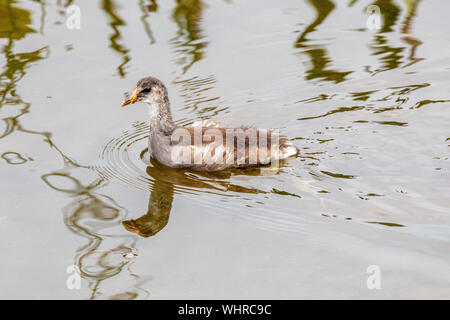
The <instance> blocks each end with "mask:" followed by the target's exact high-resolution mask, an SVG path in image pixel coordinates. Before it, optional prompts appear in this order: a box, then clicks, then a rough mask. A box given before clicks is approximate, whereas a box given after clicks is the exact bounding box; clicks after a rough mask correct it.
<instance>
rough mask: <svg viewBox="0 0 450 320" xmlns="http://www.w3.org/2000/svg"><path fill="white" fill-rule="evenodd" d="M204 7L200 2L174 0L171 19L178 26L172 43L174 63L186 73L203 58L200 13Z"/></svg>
mask: <svg viewBox="0 0 450 320" xmlns="http://www.w3.org/2000/svg"><path fill="white" fill-rule="evenodd" d="M204 7H205V5H204V3H203V2H202V1H201V0H176V6H175V8H174V9H173V15H172V18H173V20H174V21H175V22H176V24H177V26H178V31H177V35H176V37H175V38H174V39H173V40H172V43H173V45H174V48H175V52H176V57H177V58H176V62H177V64H179V65H180V66H181V67H182V71H183V72H182V73H183V74H184V73H186V72H187V71H188V70H189V68H191V67H192V65H193V64H194V63H196V62H197V61H199V60H201V59H202V58H203V50H204V48H205V46H206V45H207V42H206V41H204V40H202V38H203V34H202V29H201V26H200V24H201V19H202V13H203V9H204Z"/></svg>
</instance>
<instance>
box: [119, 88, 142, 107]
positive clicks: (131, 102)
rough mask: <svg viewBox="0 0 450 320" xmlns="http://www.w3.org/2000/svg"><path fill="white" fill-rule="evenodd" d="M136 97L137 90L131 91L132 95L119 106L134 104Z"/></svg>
mask: <svg viewBox="0 0 450 320" xmlns="http://www.w3.org/2000/svg"><path fill="white" fill-rule="evenodd" d="M137 96H138V93H137V89H135V90H134V91H133V94H132V95H131V96H130V97H129V98H128V99H127V100H124V101H123V102H122V104H121V105H120V106H121V107H125V106H126V105H129V104H133V103H135V102H136V100H137Z"/></svg>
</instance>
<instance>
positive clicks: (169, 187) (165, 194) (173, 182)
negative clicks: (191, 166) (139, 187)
mask: <svg viewBox="0 0 450 320" xmlns="http://www.w3.org/2000/svg"><path fill="white" fill-rule="evenodd" d="M146 173H147V174H148V175H149V176H150V177H151V178H152V180H153V184H152V186H151V192H150V199H149V201H148V211H147V213H146V214H145V215H143V216H141V217H140V218H138V219H135V220H126V221H124V222H123V225H124V227H125V228H126V229H127V230H128V231H131V232H134V233H137V234H139V235H140V236H143V237H150V236H153V235H155V234H156V233H158V232H159V231H160V230H161V229H162V228H164V227H165V226H166V225H167V223H168V221H169V215H170V211H171V209H172V202H173V197H174V191H175V187H177V189H178V190H180V189H186V190H193V189H195V190H201V191H202V192H207V190H212V191H216V192H238V193H242V194H246V193H248V194H257V193H266V192H265V191H262V190H258V189H255V188H246V187H243V186H239V185H234V184H232V183H230V182H229V179H230V177H231V176H236V175H247V176H257V175H259V174H260V170H228V171H222V172H218V173H199V172H191V171H189V170H179V169H173V168H170V167H166V166H164V165H163V164H161V163H158V162H157V161H154V160H151V166H149V167H147V170H146ZM215 185H218V186H215Z"/></svg>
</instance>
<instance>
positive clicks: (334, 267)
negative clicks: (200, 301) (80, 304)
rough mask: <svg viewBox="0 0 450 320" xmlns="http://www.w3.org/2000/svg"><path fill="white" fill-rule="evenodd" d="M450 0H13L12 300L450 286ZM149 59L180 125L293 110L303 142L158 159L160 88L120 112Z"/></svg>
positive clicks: (283, 126)
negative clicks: (270, 160)
mask: <svg viewBox="0 0 450 320" xmlns="http://www.w3.org/2000/svg"><path fill="white" fill-rule="evenodd" d="M70 5H77V6H78V8H79V9H80V17H81V20H80V28H79V29H77V28H75V29H71V28H69V27H70V26H71V25H70V24H69V25H68V24H67V20H68V18H69V17H70V14H71V13H72V11H69V14H67V13H66V10H67V9H68V8H73V7H70ZM369 5H376V6H377V7H378V8H379V9H380V14H381V20H380V22H381V25H380V28H379V29H373V30H372V29H371V28H369V27H368V24H367V21H368V19H369V18H370V14H369V13H367V11H366V8H367V7H368V6H369ZM449 10H450V3H449V2H448V1H442V0H441V1H420V0H403V1H401V0H397V1H396V0H378V1H363V0H359V1H358V0H348V1H337V0H335V1H331V0H309V1H298V0H296V1H294V0H285V1H267V0H264V1H262V0H248V1H224V0H220V1H219V0H216V1H208V2H206V1H200V0H179V1H164V2H163V1H156V0H139V1H118V0H102V1H92V0H84V1H81V0H80V1H77V0H74V1H65V0H62V1H40V0H36V1H25V0H20V1H19V0H17V1H7V0H5V1H0V46H1V53H0V57H1V71H0V93H1V96H0V119H1V121H0V178H1V183H0V255H1V263H0V288H1V290H0V298H32V299H35V298H44V299H47V298H64V299H173V298H189V299H191V298H268V299H270V298H287V299H300V298H356V299H359V298H374V299H378V298H388V299H389V298H447V299H448V298H450V268H449V264H450V250H449V244H450V209H449V208H450V197H449V195H450V179H449V178H450V176H449V168H450V166H449V156H450V154H449V145H450V112H449V110H450V109H449V108H450V93H449V90H448V88H449V86H450V56H449V52H450V38H449V35H448V30H449V27H450V22H449V19H448V12H449ZM68 26H69V27H68ZM149 75H152V76H155V77H157V78H159V79H161V80H162V81H163V82H164V83H165V84H166V86H167V87H168V90H169V95H170V99H171V104H172V112H173V115H174V118H175V119H176V121H177V123H178V124H182V125H188V124H191V123H193V122H194V121H197V120H214V121H217V122H221V123H224V124H227V125H254V126H256V127H261V128H276V129H279V130H280V132H281V133H283V134H285V135H287V136H288V137H290V138H292V141H293V142H294V144H295V145H296V146H297V147H298V148H299V150H300V154H299V155H298V156H297V157H295V158H294V159H291V160H290V161H288V163H285V164H284V165H283V166H282V167H281V168H280V169H279V170H273V171H272V172H259V171H257V170H252V171H241V172H222V173H217V174H198V173H195V172H189V171H182V170H174V169H169V168H165V167H163V166H161V165H160V164H158V163H156V162H155V161H150V162H149V159H148V156H147V155H148V153H147V150H146V148H147V137H148V129H149V127H148V124H147V117H148V114H147V110H146V107H145V105H143V104H135V105H133V106H130V107H127V108H120V103H121V101H122V99H123V98H124V96H125V95H126V94H127V93H130V91H131V90H132V89H133V88H134V85H135V83H136V82H137V80H139V79H140V78H142V77H144V76H149ZM71 266H75V270H76V269H78V270H79V271H80V275H81V283H80V287H79V288H78V289H77V288H72V289H70V288H69V287H70V286H69V287H68V286H67V281H68V279H69V278H70V276H71V275H75V274H71V273H70V272H71V270H74V269H73V268H72V269H71ZM370 266H375V267H370ZM373 268H375V270H376V272H374V273H371V272H372V271H371V270H374V269H373ZM368 270H369V271H368ZM68 272H69V273H68ZM371 276H377V277H378V276H379V277H378V278H377V279H379V280H380V281H379V282H378V283H379V284H380V286H381V287H379V289H369V288H372V287H371V286H370V283H369V286H368V284H367V282H368V281H369V282H370V281H371V280H370V279H372V280H373V278H371ZM69 282H70V281H69Z"/></svg>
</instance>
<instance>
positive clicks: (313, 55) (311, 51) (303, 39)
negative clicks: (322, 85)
mask: <svg viewBox="0 0 450 320" xmlns="http://www.w3.org/2000/svg"><path fill="white" fill-rule="evenodd" d="M308 2H309V3H310V4H311V5H312V6H313V7H314V9H315V10H316V14H317V16H316V19H315V20H314V21H313V22H311V24H309V25H308V26H307V27H306V28H305V30H304V31H303V32H302V34H301V35H300V36H299V37H298V38H297V41H296V42H295V47H296V48H298V49H301V50H302V51H301V52H302V53H304V54H307V55H308V56H309V59H310V64H311V67H310V68H309V69H308V70H307V71H306V79H307V80H314V79H319V80H326V81H332V82H335V83H339V82H342V81H344V80H345V78H346V77H347V75H349V74H350V73H352V71H346V72H342V71H336V70H332V69H329V65H330V64H331V63H332V60H331V58H330V57H329V56H328V53H327V50H326V49H324V48H321V46H320V45H317V44H309V43H308V42H309V41H310V40H309V39H308V38H307V36H308V35H309V34H310V33H312V32H314V31H316V29H317V27H318V26H320V24H322V23H323V21H324V20H325V19H326V18H327V17H328V15H329V14H330V13H331V12H332V11H333V10H334V9H335V5H334V3H333V2H332V1H330V0H309V1H308Z"/></svg>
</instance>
